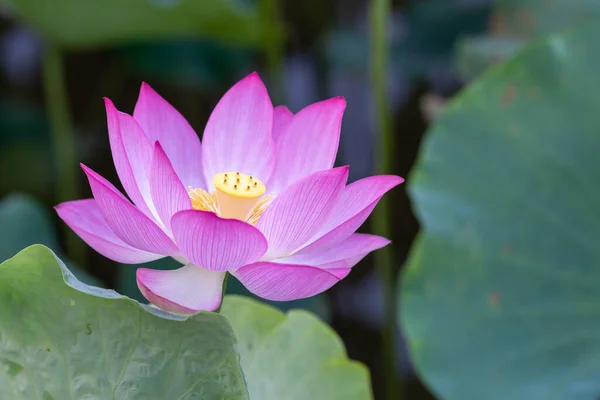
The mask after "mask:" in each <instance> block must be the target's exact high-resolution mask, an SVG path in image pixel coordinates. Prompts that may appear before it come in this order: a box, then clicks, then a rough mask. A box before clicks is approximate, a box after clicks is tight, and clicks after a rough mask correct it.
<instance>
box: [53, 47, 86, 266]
mask: <svg viewBox="0 0 600 400" xmlns="http://www.w3.org/2000/svg"><path fill="white" fill-rule="evenodd" d="M43 79H44V92H45V96H46V109H47V113H48V118H49V121H50V131H51V139H52V146H53V151H54V160H55V163H56V172H57V193H56V194H57V198H58V201H59V202H63V201H68V200H76V199H77V197H78V196H77V195H78V192H79V190H78V180H77V175H76V172H77V171H78V168H77V157H76V147H75V137H74V134H73V128H72V126H71V118H70V113H69V105H68V100H67V88H66V82H65V75H64V69H63V63H62V52H61V49H60V48H59V47H58V46H56V45H55V44H54V43H51V42H48V43H46V51H45V54H44V61H43ZM63 225H64V224H63ZM64 228H65V229H64V232H65V245H66V253H67V255H68V256H69V258H70V259H71V260H73V261H74V262H75V263H76V264H78V265H80V266H83V265H85V260H84V258H85V257H84V256H85V248H84V247H83V245H82V242H81V240H79V239H78V238H77V236H75V234H74V233H73V232H71V230H70V229H67V226H66V225H64Z"/></svg>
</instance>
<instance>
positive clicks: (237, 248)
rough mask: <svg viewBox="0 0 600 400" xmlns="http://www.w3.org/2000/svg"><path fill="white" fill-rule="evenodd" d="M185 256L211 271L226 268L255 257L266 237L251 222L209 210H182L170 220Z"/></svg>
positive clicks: (265, 245) (258, 253) (259, 255)
mask: <svg viewBox="0 0 600 400" xmlns="http://www.w3.org/2000/svg"><path fill="white" fill-rule="evenodd" d="M171 226H172V227H173V235H174V237H175V240H176V241H177V244H178V245H179V248H180V249H181V251H182V252H183V254H184V255H185V257H186V258H187V259H188V260H190V261H191V262H192V263H194V264H196V265H200V266H202V267H203V268H206V269H209V270H211V271H228V270H232V269H235V268H238V267H240V266H242V265H245V264H250V263H253V262H255V261H256V260H258V259H259V258H260V257H261V256H262V255H263V254H264V253H265V251H266V250H267V241H266V240H265V238H264V236H263V235H262V234H261V233H260V231H259V230H258V229H256V228H255V227H254V226H252V225H250V224H248V223H246V222H243V221H239V220H236V219H224V218H220V217H218V216H216V215H215V214H214V213H212V212H209V211H198V210H189V211H181V212H178V213H177V214H175V215H174V216H173V219H172V220H171Z"/></svg>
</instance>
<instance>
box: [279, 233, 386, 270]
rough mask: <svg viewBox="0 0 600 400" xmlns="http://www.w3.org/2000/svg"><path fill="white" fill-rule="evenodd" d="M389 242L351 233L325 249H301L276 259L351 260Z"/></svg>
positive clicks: (293, 261)
mask: <svg viewBox="0 0 600 400" xmlns="http://www.w3.org/2000/svg"><path fill="white" fill-rule="evenodd" d="M389 243H390V241H389V240H388V239H386V238H384V237H381V236H376V235H369V234H366V233H353V234H352V235H350V236H349V237H348V238H346V239H344V240H342V241H341V242H339V243H337V244H334V245H333V246H331V247H328V248H326V249H323V250H320V249H317V250H313V251H310V250H306V249H303V250H300V251H299V252H297V253H295V254H294V255H292V256H289V257H285V258H282V259H281V260H276V261H277V262H281V263H285V264H304V265H322V264H328V263H332V262H335V261H341V260H346V261H348V260H353V259H354V258H355V257H357V256H360V258H361V259H362V258H363V257H364V256H365V255H366V254H369V253H370V252H372V251H373V250H377V249H380V248H382V247H384V246H387V245H388V244H389ZM352 266H354V265H352Z"/></svg>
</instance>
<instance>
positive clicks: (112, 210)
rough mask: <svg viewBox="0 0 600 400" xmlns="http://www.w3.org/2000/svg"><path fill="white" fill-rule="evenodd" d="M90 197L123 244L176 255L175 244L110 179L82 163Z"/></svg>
mask: <svg viewBox="0 0 600 400" xmlns="http://www.w3.org/2000/svg"><path fill="white" fill-rule="evenodd" d="M82 168H83V170H84V171H85V174H86V175H87V177H88V180H89V182H90V187H91V188H92V193H93V194H94V199H96V202H97V204H98V207H99V208H100V211H101V213H102V216H103V217H104V219H105V221H106V223H107V225H108V226H109V227H110V229H111V230H112V231H113V232H114V233H115V234H116V235H117V236H118V237H119V238H121V239H122V240H123V241H124V242H125V243H127V244H129V245H130V246H132V247H135V248H136V249H140V250H144V251H147V252H150V253H156V254H163V255H168V256H176V255H178V254H179V251H178V249H177V246H175V243H173V241H172V240H171V239H170V238H169V237H168V236H167V235H166V234H165V233H164V232H163V231H162V229H161V228H160V227H159V226H158V225H156V223H155V222H154V221H152V220H151V219H150V218H148V217H147V216H146V215H144V214H143V213H142V212H141V211H140V210H138V209H137V208H136V207H135V206H134V205H133V204H131V203H130V202H129V201H128V200H127V199H126V198H125V196H123V195H122V194H121V193H120V192H119V191H118V190H117V189H116V188H115V187H114V186H113V185H112V184H110V182H108V181H107V180H106V179H104V178H103V177H101V176H100V175H98V174H97V173H95V172H94V171H92V170H91V169H89V168H88V167H86V166H85V165H83V164H82Z"/></svg>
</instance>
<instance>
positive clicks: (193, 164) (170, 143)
mask: <svg viewBox="0 0 600 400" xmlns="http://www.w3.org/2000/svg"><path fill="white" fill-rule="evenodd" d="M133 117H134V118H135V119H136V120H137V122H139V124H140V125H141V127H142V129H143V130H144V132H145V133H146V135H147V136H148V139H149V140H150V143H152V144H153V143H154V142H157V141H158V142H160V144H161V145H162V146H163V149H164V150H165V153H166V154H167V156H168V157H169V159H170V160H171V162H172V163H173V168H174V169H175V171H176V172H177V175H178V176H179V178H180V179H181V181H182V182H183V184H184V185H185V186H186V187H187V186H192V187H194V188H206V185H205V182H204V175H203V173H202V145H201V144H200V138H199V137H198V135H197V134H196V132H195V131H194V129H192V127H191V126H190V124H189V123H188V122H187V121H186V119H185V118H184V117H183V116H182V115H181V114H180V113H179V111H177V110H176V109H175V108H174V107H173V106H172V105H171V104H169V103H168V102H167V101H166V100H165V99H163V98H162V97H161V96H160V95H159V94H158V93H156V92H155V91H154V90H153V89H152V88H151V87H150V86H149V85H148V84H146V83H143V84H142V87H141V89H140V96H139V98H138V101H137V103H136V105H135V110H134V112H133Z"/></svg>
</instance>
